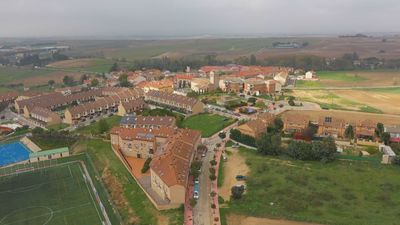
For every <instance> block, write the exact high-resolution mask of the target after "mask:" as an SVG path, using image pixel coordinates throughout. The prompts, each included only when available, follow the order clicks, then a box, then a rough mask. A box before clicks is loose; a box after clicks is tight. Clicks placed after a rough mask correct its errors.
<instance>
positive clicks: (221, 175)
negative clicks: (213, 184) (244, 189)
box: [217, 156, 224, 187]
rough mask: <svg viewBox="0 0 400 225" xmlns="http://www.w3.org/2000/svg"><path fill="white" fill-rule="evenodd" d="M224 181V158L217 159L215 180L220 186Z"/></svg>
mask: <svg viewBox="0 0 400 225" xmlns="http://www.w3.org/2000/svg"><path fill="white" fill-rule="evenodd" d="M223 183H224V160H223V159H222V156H221V160H220V161H219V168H218V180H217V185H218V187H221V186H222V184H223Z"/></svg>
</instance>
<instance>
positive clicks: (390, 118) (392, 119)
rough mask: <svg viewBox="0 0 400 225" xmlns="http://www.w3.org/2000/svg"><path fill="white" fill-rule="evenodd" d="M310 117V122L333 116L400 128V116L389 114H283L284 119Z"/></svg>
mask: <svg viewBox="0 0 400 225" xmlns="http://www.w3.org/2000/svg"><path fill="white" fill-rule="evenodd" d="M289 115H290V116H294V117H296V116H301V115H305V116H309V117H310V120H312V121H318V119H319V118H321V117H324V116H332V117H335V118H338V119H343V120H345V121H355V122H357V121H361V120H367V119H368V120H371V121H373V122H374V123H379V122H381V123H383V124H386V125H392V126H400V115H389V114H373V113H363V112H352V111H342V110H310V111H307V110H304V111H301V110H292V111H286V112H283V113H282V114H281V116H282V117H286V116H289Z"/></svg>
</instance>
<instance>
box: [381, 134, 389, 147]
mask: <svg viewBox="0 0 400 225" xmlns="http://www.w3.org/2000/svg"><path fill="white" fill-rule="evenodd" d="M381 141H382V142H383V143H384V144H385V145H389V142H390V133H388V132H383V133H382V135H381Z"/></svg>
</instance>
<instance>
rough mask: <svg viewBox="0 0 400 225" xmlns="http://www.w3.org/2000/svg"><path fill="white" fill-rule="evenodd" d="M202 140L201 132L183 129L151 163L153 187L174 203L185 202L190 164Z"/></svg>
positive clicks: (162, 196) (163, 197)
mask: <svg viewBox="0 0 400 225" xmlns="http://www.w3.org/2000/svg"><path fill="white" fill-rule="evenodd" d="M200 142H201V134H200V132H198V131H194V130H181V131H180V132H179V134H178V135H176V136H175V138H174V139H172V140H171V141H170V142H169V143H167V147H166V149H165V152H164V153H161V154H160V155H157V156H155V157H154V158H153V160H152V162H151V164H150V174H151V187H152V189H153V190H154V191H155V192H156V193H157V194H158V195H159V196H160V197H161V198H162V199H164V200H167V201H169V202H170V203H171V204H173V205H180V204H183V203H184V202H185V196H186V187H187V185H188V180H189V172H190V165H191V163H192V161H193V158H194V155H195V153H196V149H197V146H198V145H199V144H200Z"/></svg>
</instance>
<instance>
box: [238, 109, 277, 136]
mask: <svg viewBox="0 0 400 225" xmlns="http://www.w3.org/2000/svg"><path fill="white" fill-rule="evenodd" d="M275 118H276V117H275V116H274V115H273V114H271V113H260V114H259V115H258V116H257V119H255V120H250V121H248V122H247V123H244V124H242V125H240V126H238V127H237V130H239V131H240V133H242V134H245V135H249V136H251V137H254V138H258V137H260V136H261V135H262V134H263V133H265V132H266V131H267V127H268V126H269V125H270V124H271V123H273V121H274V120H275Z"/></svg>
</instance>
